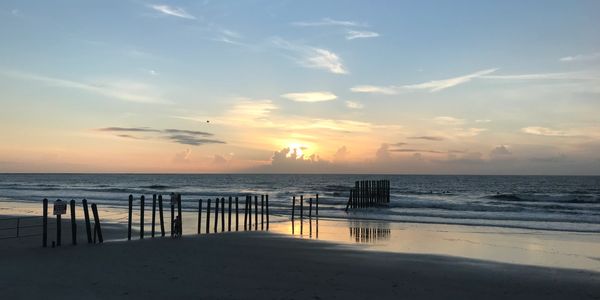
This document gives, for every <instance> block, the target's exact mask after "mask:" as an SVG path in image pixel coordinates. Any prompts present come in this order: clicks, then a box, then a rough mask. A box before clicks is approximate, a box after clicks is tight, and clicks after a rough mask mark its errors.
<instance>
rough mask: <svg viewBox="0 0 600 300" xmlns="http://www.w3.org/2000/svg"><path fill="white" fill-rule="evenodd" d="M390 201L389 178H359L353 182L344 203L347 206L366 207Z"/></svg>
mask: <svg viewBox="0 0 600 300" xmlns="http://www.w3.org/2000/svg"><path fill="white" fill-rule="evenodd" d="M386 203H390V181H389V180H361V181H356V182H355V183H354V188H352V189H350V196H349V197H348V203H347V204H346V211H348V208H366V207H373V206H379V205H383V204H386Z"/></svg>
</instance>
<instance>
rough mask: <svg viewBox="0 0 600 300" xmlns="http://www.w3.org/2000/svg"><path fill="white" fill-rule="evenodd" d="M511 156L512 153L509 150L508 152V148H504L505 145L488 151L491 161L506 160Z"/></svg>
mask: <svg viewBox="0 0 600 300" xmlns="http://www.w3.org/2000/svg"><path fill="white" fill-rule="evenodd" d="M511 155H512V152H510V150H508V147H506V146H505V145H500V146H496V147H494V149H492V150H491V151H490V158H492V159H499V158H500V159H501V158H507V157H510V156H511Z"/></svg>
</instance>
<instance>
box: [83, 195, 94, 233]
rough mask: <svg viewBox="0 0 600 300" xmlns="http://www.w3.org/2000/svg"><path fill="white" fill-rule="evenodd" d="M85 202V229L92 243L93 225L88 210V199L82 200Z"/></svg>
mask: <svg viewBox="0 0 600 300" xmlns="http://www.w3.org/2000/svg"><path fill="white" fill-rule="evenodd" d="M81 203H82V204H83V217H84V218H85V231H86V233H87V241H88V244H91V243H92V225H91V224H90V212H89V211H88V205H87V200H86V199H83V201H81Z"/></svg>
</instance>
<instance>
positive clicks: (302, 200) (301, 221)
mask: <svg viewBox="0 0 600 300" xmlns="http://www.w3.org/2000/svg"><path fill="white" fill-rule="evenodd" d="M303 226H304V195H300V234H302V231H303V230H302V229H303Z"/></svg>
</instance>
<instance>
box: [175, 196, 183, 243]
mask: <svg viewBox="0 0 600 300" xmlns="http://www.w3.org/2000/svg"><path fill="white" fill-rule="evenodd" d="M176 197H177V216H178V217H179V223H177V232H179V235H180V236H181V235H183V215H182V214H181V194H180V193H177V194H176Z"/></svg>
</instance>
